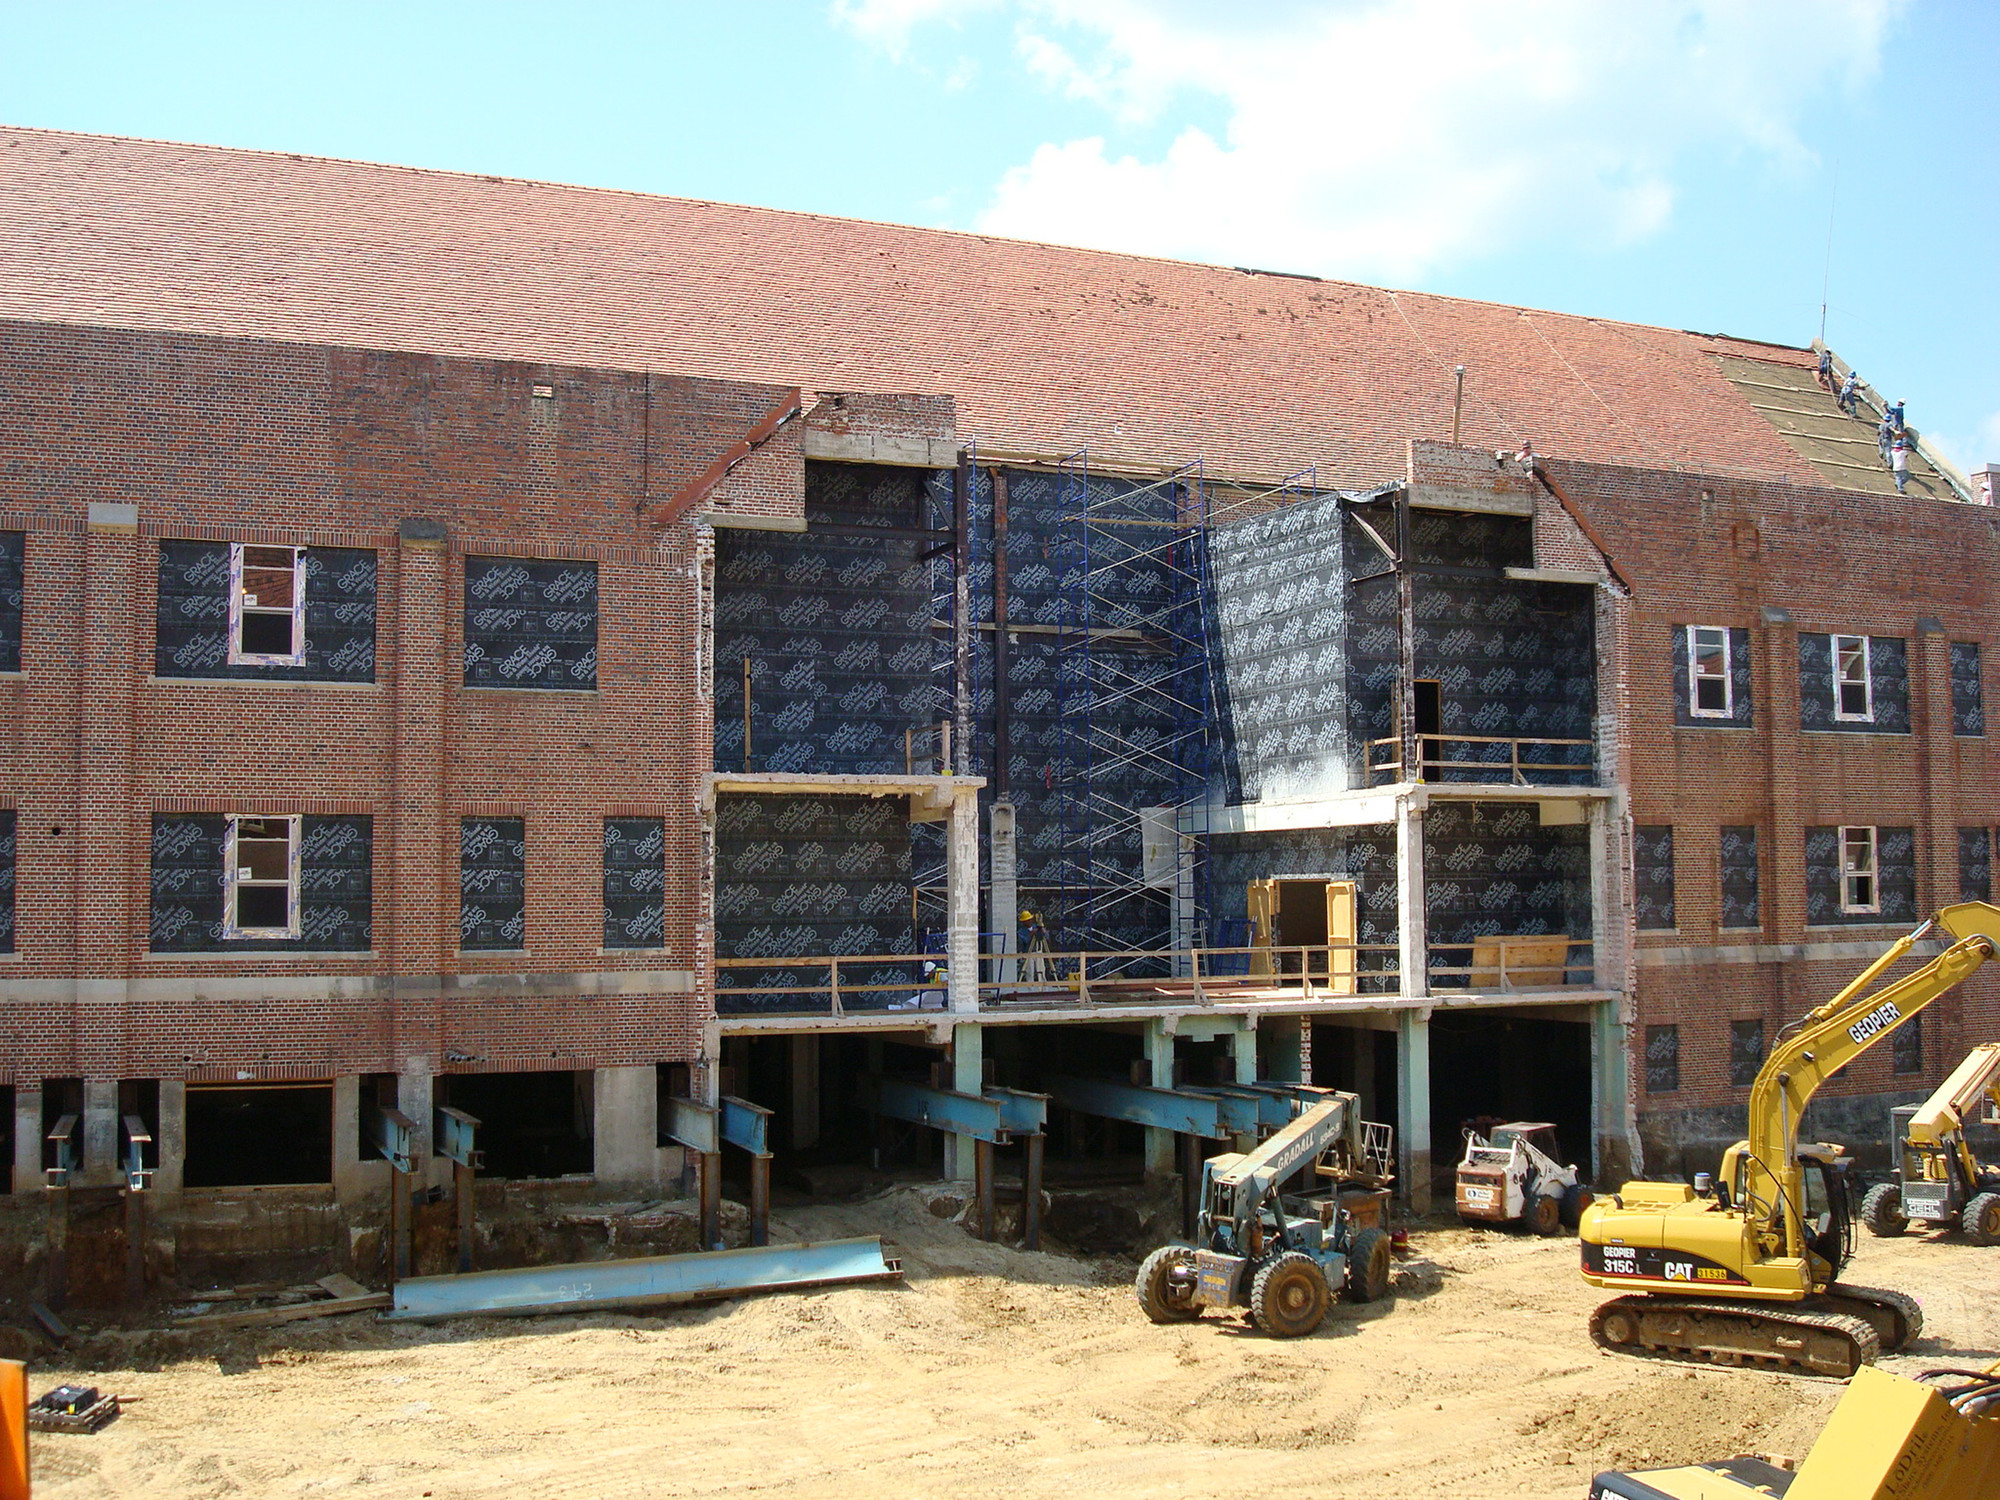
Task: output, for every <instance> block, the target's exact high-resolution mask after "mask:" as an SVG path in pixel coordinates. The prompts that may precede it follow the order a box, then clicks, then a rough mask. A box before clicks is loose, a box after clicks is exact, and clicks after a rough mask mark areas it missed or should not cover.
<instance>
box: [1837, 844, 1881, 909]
mask: <svg viewBox="0 0 2000 1500" xmlns="http://www.w3.org/2000/svg"><path fill="white" fill-rule="evenodd" d="M1856 844H1865V845H1866V846H1867V851H1868V852H1867V857H1866V859H1865V860H1864V861H1862V862H1861V863H1856V862H1855V861H1854V860H1853V859H1852V858H1850V854H1849V851H1850V850H1851V849H1852V848H1853V846H1854V845H1856ZM1839 857H1840V914H1841V915H1842V916H1844V917H1858V916H1871V915H1874V914H1876V913H1879V912H1880V911H1881V910H1882V857H1881V841H1880V840H1879V839H1877V838H1876V836H1875V825H1873V824H1872V823H1867V824H1863V823H1844V824H1842V825H1841V829H1840V856H1839ZM1862 880H1865V881H1867V882H1868V885H1867V897H1868V899H1867V900H1866V901H1857V900H1856V899H1855V896H1856V894H1857V888H1856V884H1855V882H1857V881H1862Z"/></svg>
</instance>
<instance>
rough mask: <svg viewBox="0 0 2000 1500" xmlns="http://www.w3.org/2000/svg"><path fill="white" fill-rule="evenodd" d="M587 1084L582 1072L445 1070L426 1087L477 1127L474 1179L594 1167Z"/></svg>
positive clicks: (591, 1098)
mask: <svg viewBox="0 0 2000 1500" xmlns="http://www.w3.org/2000/svg"><path fill="white" fill-rule="evenodd" d="M594 1083H595V1080H594V1078H593V1076H592V1074H591V1073H590V1071H589V1070H588V1069H580V1070H577V1071H574V1072H572V1071H569V1070H567V1069H553V1070H550V1071H548V1072H541V1073H444V1074H440V1075H439V1076H438V1077H437V1078H436V1079H435V1080H434V1082H433V1089H434V1092H435V1098H436V1100H437V1102H438V1103H439V1104H444V1105H449V1106H450V1107H451V1108H453V1109H456V1110H462V1111H464V1112H465V1113H466V1114H468V1115H471V1116H472V1117H473V1118H474V1119H475V1120H477V1121H478V1122H479V1129H478V1131H477V1132H476V1134H475V1138H474V1139H475V1144H476V1145H477V1146H478V1147H479V1150H480V1152H481V1154H482V1156H483V1157H484V1159H485V1165H484V1166H482V1167H481V1168H480V1169H479V1175H480V1176H481V1177H508V1178H547V1177H574V1176H588V1175H589V1174H590V1173H591V1172H592V1171H593V1170H594V1169H595V1167H596V1148H595V1130H594V1127H595V1118H594V1116H595V1107H596V1090H595V1087H594ZM403 1113H405V1114H408V1113H409V1111H408V1110H404V1111H403Z"/></svg>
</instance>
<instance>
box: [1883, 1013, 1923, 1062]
mask: <svg viewBox="0 0 2000 1500" xmlns="http://www.w3.org/2000/svg"><path fill="white" fill-rule="evenodd" d="M1889 1055H1890V1058H1891V1059H1892V1062H1891V1066H1892V1067H1893V1068H1894V1069H1895V1071H1896V1072H1898V1073H1921V1072H1923V1070H1924V1018H1923V1017H1922V1016H1911V1017H1910V1019H1909V1020H1907V1021H1905V1022H1904V1023H1903V1024H1902V1025H1901V1026H1898V1027H1897V1028H1896V1030H1895V1033H1894V1034H1893V1035H1892V1036H1891V1037H1890V1038H1889Z"/></svg>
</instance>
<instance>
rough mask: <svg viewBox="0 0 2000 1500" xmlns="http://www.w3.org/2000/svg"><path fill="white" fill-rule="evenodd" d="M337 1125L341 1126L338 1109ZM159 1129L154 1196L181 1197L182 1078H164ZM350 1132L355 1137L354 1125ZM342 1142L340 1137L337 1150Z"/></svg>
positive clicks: (184, 1161) (184, 1111)
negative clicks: (158, 1153)
mask: <svg viewBox="0 0 2000 1500" xmlns="http://www.w3.org/2000/svg"><path fill="white" fill-rule="evenodd" d="M350 1124H351V1122H350ZM334 1128H335V1129H339V1123H338V1115H337V1112H336V1120H335V1126H334ZM157 1129H158V1131H159V1136H160V1140H159V1147H160V1165H159V1166H158V1167H157V1168H156V1169H155V1170H154V1172H153V1196H154V1197H155V1198H177V1197H179V1196H180V1192H181V1187H182V1185H183V1182H184V1180H185V1178H186V1174H187V1085H186V1084H185V1083H183V1082H181V1080H180V1079H178V1078H162V1079H161V1080H160V1123H159V1125H158V1127H157ZM349 1134H350V1139H351V1138H352V1131H351V1129H350V1133H349ZM338 1146H339V1143H338V1141H337V1140H336V1142H335V1149H336V1151H337V1150H338Z"/></svg>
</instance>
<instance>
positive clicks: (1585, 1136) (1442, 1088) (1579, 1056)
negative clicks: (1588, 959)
mask: <svg viewBox="0 0 2000 1500" xmlns="http://www.w3.org/2000/svg"><path fill="white" fill-rule="evenodd" d="M1430 1039H1431V1160H1432V1163H1433V1165H1434V1166H1435V1167H1436V1168H1438V1169H1439V1173H1440V1175H1441V1176H1443V1177H1444V1178H1445V1179H1446V1180H1449V1179H1450V1177H1451V1175H1452V1174H1453V1172H1454V1169H1455V1168H1456V1165H1457V1162H1458V1159H1459V1157H1460V1156H1462V1155H1463V1154H1464V1145H1465V1136H1464V1132H1465V1130H1466V1128H1467V1127H1473V1128H1479V1129H1482V1130H1483V1129H1484V1128H1486V1127H1489V1126H1491V1125H1495V1124H1504V1123H1506V1122H1508V1121H1513V1120H1546V1121H1548V1122H1549V1123H1550V1124H1552V1125H1554V1126H1555V1128H1556V1142H1557V1144H1558V1145H1559V1146H1560V1147H1561V1148H1562V1159H1563V1161H1564V1162H1566V1163H1569V1162H1573V1163H1575V1164H1576V1165H1577V1166H1578V1167H1580V1168H1581V1169H1582V1170H1583V1171H1584V1172H1585V1173H1586V1174H1588V1172H1589V1170H1590V1146H1591V1132H1590V1027H1589V1025H1588V1024H1587V1023H1585V1022H1582V1021H1551V1020H1541V1019H1531V1018H1528V1017H1525V1016H1515V1015H1509V1014H1508V1013H1507V1012H1505V1011H1496V1010H1479V1011H1445V1010H1440V1011H1437V1012H1435V1013H1433V1015H1432V1016H1431V1025H1430Z"/></svg>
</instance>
